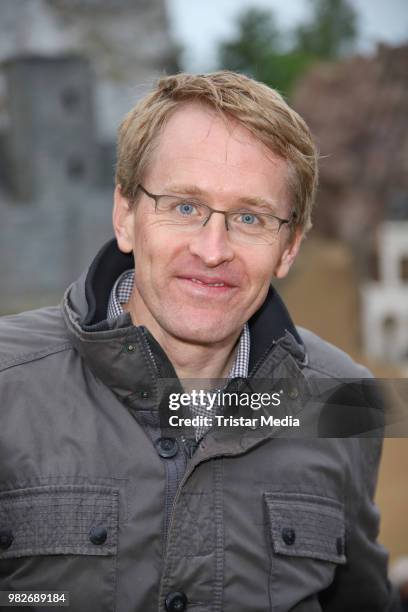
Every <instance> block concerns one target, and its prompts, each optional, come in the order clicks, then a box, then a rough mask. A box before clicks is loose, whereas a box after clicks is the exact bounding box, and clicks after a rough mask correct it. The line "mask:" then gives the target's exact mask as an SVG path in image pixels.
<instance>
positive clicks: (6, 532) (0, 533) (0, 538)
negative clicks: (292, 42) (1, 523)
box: [0, 529, 14, 550]
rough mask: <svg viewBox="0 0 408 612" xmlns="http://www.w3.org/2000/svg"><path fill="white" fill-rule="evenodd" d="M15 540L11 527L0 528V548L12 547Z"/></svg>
mask: <svg viewBox="0 0 408 612" xmlns="http://www.w3.org/2000/svg"><path fill="white" fill-rule="evenodd" d="M13 540H14V536H13V533H12V531H11V530H10V529H1V530H0V548H2V549H3V550H7V548H10V546H11V545H12V543H13Z"/></svg>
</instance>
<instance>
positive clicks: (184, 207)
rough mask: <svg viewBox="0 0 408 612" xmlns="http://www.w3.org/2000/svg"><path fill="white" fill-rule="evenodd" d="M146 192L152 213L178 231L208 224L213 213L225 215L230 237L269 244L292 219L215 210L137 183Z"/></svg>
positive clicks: (197, 202)
mask: <svg viewBox="0 0 408 612" xmlns="http://www.w3.org/2000/svg"><path fill="white" fill-rule="evenodd" d="M137 188H138V189H140V190H141V191H142V192H143V193H144V194H145V195H147V196H148V197H149V198H151V199H152V200H154V203H155V212H156V213H157V214H158V215H160V217H161V218H162V220H163V221H164V222H166V223H167V224H168V225H169V227H172V228H174V229H176V230H180V231H192V230H194V229H196V228H199V227H203V226H205V225H207V223H208V221H209V220H210V218H211V215H212V214H213V213H218V214H221V215H224V219H225V229H226V230H227V231H228V232H230V237H231V240H235V241H236V242H240V243H243V244H272V243H273V242H274V241H275V240H276V238H277V236H278V233H279V230H280V229H281V227H282V225H286V224H290V223H292V221H293V220H294V219H295V216H296V215H295V213H292V215H291V217H290V219H281V218H280V217H276V216H275V215H270V214H267V213H258V212H256V211H253V210H250V209H239V210H237V209H235V210H216V209H215V208H211V207H210V206H208V204H205V203H204V202H200V201H199V200H196V199H194V198H190V197H188V198H182V197H179V196H170V195H156V194H154V193H150V192H149V191H147V189H145V188H144V187H143V185H141V184H139V185H138V187H137Z"/></svg>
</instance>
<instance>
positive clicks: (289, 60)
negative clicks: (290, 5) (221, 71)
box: [219, 0, 357, 96]
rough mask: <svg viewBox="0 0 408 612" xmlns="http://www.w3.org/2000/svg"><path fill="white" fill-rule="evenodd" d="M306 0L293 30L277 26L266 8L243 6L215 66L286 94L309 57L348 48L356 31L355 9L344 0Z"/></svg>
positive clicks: (330, 54) (313, 58) (312, 59)
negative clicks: (305, 14)
mask: <svg viewBox="0 0 408 612" xmlns="http://www.w3.org/2000/svg"><path fill="white" fill-rule="evenodd" d="M309 1H310V3H311V5H312V19H311V20H310V22H308V23H305V24H302V25H300V26H299V27H298V28H296V30H295V32H294V33H293V34H292V35H288V34H286V35H284V34H283V33H282V32H281V31H280V30H279V28H278V26H277V23H276V19H275V15H274V14H273V13H272V12H271V11H267V10H264V9H258V8H250V9H248V10H246V11H245V12H244V13H242V14H241V15H240V16H239V18H238V22H237V26H238V34H237V36H236V38H235V39H233V40H230V41H224V42H222V43H221V44H220V46H219V65H220V67H222V68H227V69H230V70H236V71H238V72H243V73H245V74H248V75H249V76H252V77H253V78H255V79H257V80H259V81H263V82H264V83H266V84H267V85H270V86H271V87H274V88H275V89H278V90H279V91H281V92H282V93H283V94H284V95H286V96H288V95H290V92H291V90H292V88H293V86H294V84H295V83H296V81H297V79H298V78H299V77H300V76H301V75H302V74H303V73H304V72H305V71H306V70H307V68H308V67H309V66H310V65H311V64H312V63H313V62H315V61H316V60H317V59H329V60H332V59H334V58H336V57H338V56H339V55H341V54H342V53H344V52H345V51H347V50H350V49H351V48H352V45H353V43H354V42H355V39H356V36H357V26H356V14H355V12H354V10H353V9H352V8H351V7H350V5H349V4H348V2H347V0H309ZM288 40H290V41H291V44H290V45H289V46H288V44H287V41H288Z"/></svg>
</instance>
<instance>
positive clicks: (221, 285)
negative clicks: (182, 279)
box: [188, 278, 226, 287]
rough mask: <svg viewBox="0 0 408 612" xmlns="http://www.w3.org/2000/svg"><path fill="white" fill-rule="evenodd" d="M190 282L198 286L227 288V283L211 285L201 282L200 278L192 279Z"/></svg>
mask: <svg viewBox="0 0 408 612" xmlns="http://www.w3.org/2000/svg"><path fill="white" fill-rule="evenodd" d="M188 280H191V282H192V283H197V284H198V285H205V286H206V287H225V286H226V283H224V282H223V281H221V282H214V283H211V282H204V281H201V280H200V279H198V278H190V279H188Z"/></svg>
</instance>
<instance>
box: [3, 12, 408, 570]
mask: <svg viewBox="0 0 408 612" xmlns="http://www.w3.org/2000/svg"><path fill="white" fill-rule="evenodd" d="M218 68H229V69H233V70H238V71H240V72H244V73H246V74H248V75H250V76H253V77H254V78H256V79H258V80H261V81H264V82H265V83H267V84H268V85H270V86H272V87H275V88H277V89H278V90H279V91H280V92H281V93H282V94H283V95H284V96H285V98H286V99H287V100H288V101H289V103H290V104H291V105H292V106H293V107H294V108H295V109H296V110H297V111H299V112H300V114H301V115H302V116H303V117H304V118H305V119H306V121H307V122H308V124H309V126H310V127H311V129H312V131H313V133H314V135H315V137H316V140H317V142H318V145H319V149H320V154H321V179H320V190H319V196H318V205H317V208H316V211H315V215H314V228H313V230H312V232H311V233H310V235H309V236H308V238H307V239H306V240H305V243H304V245H303V252H301V256H300V257H299V258H298V261H297V263H296V265H295V267H294V269H293V271H292V272H291V275H290V276H289V278H288V279H286V280H285V281H284V282H283V283H280V285H279V290H280V291H281V293H282V294H283V296H284V299H285V300H286V301H287V304H288V307H289V310H290V312H291V314H292V316H293V318H294V319H295V321H296V323H298V324H299V325H303V326H305V327H308V328H309V329H312V330H313V331H315V332H316V333H318V334H319V335H321V336H322V337H324V338H325V339H327V340H329V341H331V342H334V343H335V344H336V345H338V346H339V347H341V348H342V349H344V350H346V351H347V352H348V353H350V354H351V355H352V356H353V357H354V358H355V359H357V360H359V361H360V362H363V363H365V364H366V365H368V366H369V367H370V368H371V369H372V371H373V372H374V373H375V374H376V375H377V376H379V377H385V378H406V377H407V373H408V2H407V0H387V1H386V2H385V1H384V0H291V2H286V3H285V2H281V1H280V0H252V1H250V0H206V2H191V0H167V1H165V0H1V2H0V282H1V292H0V314H7V313H12V312H19V311H21V310H26V309H30V308H34V307H38V306H41V305H45V304H51V303H58V302H59V301H60V299H61V295H62V292H63V290H64V289H65V287H66V286H67V285H68V284H69V283H70V282H72V281H73V280H74V279H75V278H76V277H77V276H78V275H79V274H80V273H81V271H82V270H83V269H84V268H85V267H86V266H87V265H88V264H89V262H90V260H91V258H92V257H93V256H94V254H95V253H96V251H97V250H98V248H99V247H100V246H101V245H102V243H103V242H104V241H105V240H106V239H108V238H110V237H111V236H112V230H111V201H112V191H113V173H114V164H115V134H116V129H117V127H118V123H119V121H120V119H121V118H122V116H123V115H124V113H125V112H127V111H128V110H129V109H130V107H131V106H133V104H134V103H135V102H136V101H137V100H138V99H139V98H140V97H141V96H142V95H144V93H146V92H147V91H148V89H149V88H150V86H151V83H152V82H153V81H154V79H155V78H157V76H159V75H161V74H166V73H167V74H168V73H171V72H175V71H179V70H187V71H192V72H204V71H211V70H215V69H218ZM407 465H408V441H407V440H406V439H403V438H395V437H394V438H390V439H387V440H386V441H385V447H384V454H383V462H382V466H381V471H380V480H379V488H378V494H377V501H378V504H379V506H380V508H381V512H382V515H383V522H382V531H381V541H382V542H383V543H384V544H385V545H386V546H387V548H389V550H390V551H391V555H392V559H393V560H396V559H397V558H398V557H400V556H402V555H408V527H407V524H406V520H405V517H406V515H407V513H408V486H407V482H406V481H407V478H406V475H405V472H404V470H405V468H406V466H407ZM407 579H408V570H407Z"/></svg>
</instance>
